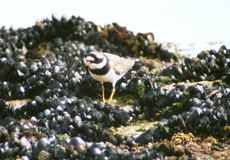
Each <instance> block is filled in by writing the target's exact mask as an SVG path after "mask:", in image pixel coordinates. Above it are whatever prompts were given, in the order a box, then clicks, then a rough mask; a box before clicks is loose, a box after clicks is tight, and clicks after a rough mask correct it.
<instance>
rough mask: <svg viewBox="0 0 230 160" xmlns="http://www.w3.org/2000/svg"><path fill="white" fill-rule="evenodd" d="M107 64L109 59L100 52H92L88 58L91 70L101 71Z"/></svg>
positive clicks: (87, 63)
mask: <svg viewBox="0 0 230 160" xmlns="http://www.w3.org/2000/svg"><path fill="white" fill-rule="evenodd" d="M106 64H107V59H106V57H105V56H104V55H103V54H102V53H100V52H91V53H90V54H88V55H87V56H86V65H87V66H88V67H89V68H90V69H101V68H103V67H104V66H105V65H106Z"/></svg>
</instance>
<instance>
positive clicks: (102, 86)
mask: <svg viewBox="0 0 230 160" xmlns="http://www.w3.org/2000/svg"><path fill="white" fill-rule="evenodd" d="M101 90H102V100H103V102H104V103H105V87H104V85H103V83H101Z"/></svg>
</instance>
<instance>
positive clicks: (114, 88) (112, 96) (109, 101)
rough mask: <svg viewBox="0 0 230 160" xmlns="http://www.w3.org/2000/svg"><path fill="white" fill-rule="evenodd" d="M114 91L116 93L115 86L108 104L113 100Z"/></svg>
mask: <svg viewBox="0 0 230 160" xmlns="http://www.w3.org/2000/svg"><path fill="white" fill-rule="evenodd" d="M114 93H115V87H114V86H113V89H112V93H111V95H110V98H109V102H108V104H110V103H111V101H112V99H113V95H114Z"/></svg>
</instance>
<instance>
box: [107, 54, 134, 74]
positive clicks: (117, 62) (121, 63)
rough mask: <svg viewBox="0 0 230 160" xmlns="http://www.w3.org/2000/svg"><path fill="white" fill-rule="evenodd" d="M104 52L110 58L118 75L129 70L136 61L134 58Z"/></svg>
mask: <svg viewBox="0 0 230 160" xmlns="http://www.w3.org/2000/svg"><path fill="white" fill-rule="evenodd" d="M103 54H104V55H105V56H106V57H107V58H108V60H109V62H110V65H111V67H113V69H114V70H115V72H116V73H117V74H118V75H121V74H125V73H126V72H128V71H129V70H130V69H131V68H132V67H133V65H134V63H135V60H133V59H126V58H123V57H119V56H117V55H114V54H110V53H103Z"/></svg>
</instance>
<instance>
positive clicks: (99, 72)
mask: <svg viewBox="0 0 230 160" xmlns="http://www.w3.org/2000/svg"><path fill="white" fill-rule="evenodd" d="M89 70H90V72H92V73H93V74H96V75H105V74H106V73H108V72H109V70H110V65H109V64H108V62H107V63H106V65H105V66H104V67H102V68H100V69H89Z"/></svg>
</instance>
